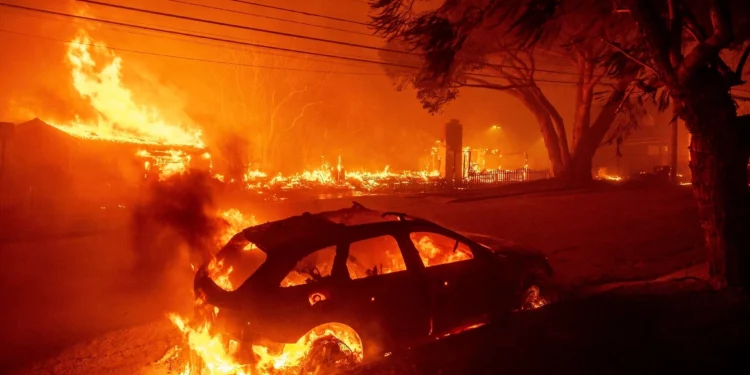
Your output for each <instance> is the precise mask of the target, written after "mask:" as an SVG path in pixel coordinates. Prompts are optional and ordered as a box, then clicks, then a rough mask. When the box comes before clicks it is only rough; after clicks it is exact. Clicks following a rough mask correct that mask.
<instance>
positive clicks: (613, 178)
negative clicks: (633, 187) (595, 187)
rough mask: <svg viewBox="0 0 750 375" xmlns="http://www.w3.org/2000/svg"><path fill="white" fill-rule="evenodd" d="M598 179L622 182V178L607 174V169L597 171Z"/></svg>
mask: <svg viewBox="0 0 750 375" xmlns="http://www.w3.org/2000/svg"><path fill="white" fill-rule="evenodd" d="M596 179H597V180H608V181H622V177H620V176H617V175H609V174H607V169H606V168H599V169H598V170H597V171H596Z"/></svg>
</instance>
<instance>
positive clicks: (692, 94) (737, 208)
mask: <svg viewBox="0 0 750 375" xmlns="http://www.w3.org/2000/svg"><path fill="white" fill-rule="evenodd" d="M705 70H706V71H704V72H701V73H700V74H699V75H698V76H697V77H695V78H694V79H693V81H692V82H693V87H690V88H689V89H690V90H685V95H683V96H682V97H680V96H679V95H677V98H678V101H677V104H678V105H680V108H682V112H681V117H682V118H683V119H684V120H685V124H686V125H687V127H688V130H689V131H690V133H691V134H692V138H691V142H690V170H691V171H692V181H693V190H694V196H695V199H696V200H697V203H698V210H699V214H700V219H701V223H702V227H703V231H704V237H705V242H706V248H707V250H708V262H709V273H710V277H711V281H712V284H713V285H714V287H715V288H723V287H726V286H744V287H750V256H748V255H749V253H750V189H749V188H748V173H747V163H748V149H747V145H746V144H745V143H744V142H746V140H743V138H742V131H741V127H740V125H739V121H738V118H737V114H736V109H735V106H734V102H733V100H732V98H731V97H730V95H729V90H728V88H727V87H725V86H724V85H723V84H722V83H721V82H722V80H721V78H720V77H717V76H718V74H711V73H714V72H711V71H708V69H705Z"/></svg>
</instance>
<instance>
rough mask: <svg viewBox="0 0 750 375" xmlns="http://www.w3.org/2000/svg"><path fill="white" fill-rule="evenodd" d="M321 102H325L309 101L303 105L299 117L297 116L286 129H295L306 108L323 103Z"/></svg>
mask: <svg viewBox="0 0 750 375" xmlns="http://www.w3.org/2000/svg"><path fill="white" fill-rule="evenodd" d="M321 103H323V102H311V103H307V104H305V105H304V106H302V110H301V111H300V113H299V115H297V117H295V118H294V120H292V124H291V125H289V127H288V128H286V129H285V131H290V130H292V129H294V127H295V126H297V121H299V119H301V118H302V116H304V115H305V110H306V109H307V108H308V107H311V106H314V105H316V104H321Z"/></svg>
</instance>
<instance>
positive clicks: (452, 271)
mask: <svg viewBox="0 0 750 375" xmlns="http://www.w3.org/2000/svg"><path fill="white" fill-rule="evenodd" d="M480 242H482V243H480ZM491 242H494V243H491ZM217 261H218V262H219V263H218V264H219V265H220V267H221V268H222V269H223V270H224V271H225V273H224V275H223V276H222V277H224V276H227V275H226V270H228V269H230V270H231V273H229V275H228V277H229V278H232V279H233V280H232V281H231V282H229V283H228V284H230V285H238V286H237V287H236V288H232V287H227V286H226V285H224V284H227V280H223V281H222V280H217V277H216V272H212V267H213V268H216V265H217V263H216V262H217ZM551 274H552V269H551V267H550V265H549V264H548V262H547V260H546V258H544V257H543V256H538V255H534V254H531V253H527V252H523V251H520V249H516V248H513V247H511V246H508V245H507V244H503V243H502V241H499V240H495V239H492V238H490V237H481V236H476V235H464V234H460V233H458V232H454V231H451V230H449V229H446V228H444V227H441V226H439V225H437V224H435V223H432V222H430V221H427V220H423V219H420V218H415V217H411V216H409V215H406V214H401V213H389V212H386V213H381V212H377V211H373V210H370V209H367V208H365V207H363V206H361V205H359V204H357V203H355V204H354V206H353V207H351V208H347V209H342V210H338V211H329V212H322V213H317V214H309V213H305V214H303V215H301V216H294V217H290V218H287V219H284V220H279V221H275V222H269V223H266V224H262V225H258V226H254V227H250V228H247V229H245V230H243V231H242V232H240V233H238V234H237V235H235V236H234V237H233V238H232V239H231V240H230V241H229V242H228V243H227V245H226V246H225V247H224V248H222V249H221V250H220V251H219V252H218V253H217V256H216V260H214V261H213V262H209V263H207V264H205V265H203V266H202V267H201V268H200V269H199V270H198V272H197V274H196V277H195V284H194V286H195V292H196V295H197V296H199V297H200V299H201V300H202V301H203V302H204V303H205V304H204V305H205V306H208V307H209V309H208V311H214V312H215V311H218V314H215V316H214V317H213V319H214V328H215V329H217V330H219V331H220V332H222V333H223V334H225V335H228V336H229V337H231V338H232V339H233V340H235V342H236V343H240V345H241V346H245V345H248V344H251V345H255V344H262V345H268V344H269V343H294V342H296V341H297V340H298V339H299V338H300V337H302V336H303V335H305V334H306V333H308V332H311V330H313V329H314V328H315V327H321V326H324V325H326V324H329V323H335V324H337V325H338V326H343V327H347V328H349V329H351V330H353V331H354V332H355V333H356V335H357V336H358V339H359V340H360V344H361V350H362V352H363V354H364V360H365V361H369V360H373V359H377V358H380V357H382V356H383V355H387V354H388V353H390V352H392V351H396V350H399V349H405V348H410V347H414V346H415V345H419V344H421V343H425V342H427V341H430V340H434V339H437V338H440V337H444V336H446V335H449V334H452V333H456V332H459V331H462V330H465V329H467V328H471V327H475V326H478V325H481V324H484V323H486V322H488V321H491V320H493V319H498V318H502V317H503V316H505V315H507V314H508V313H510V312H512V311H515V310H519V309H526V308H533V307H537V306H539V305H540V304H542V303H543V300H541V299H539V298H536V297H539V295H538V293H539V287H540V286H541V285H543V283H544V281H543V280H544V279H545V278H547V277H549V276H550V275H551ZM220 285H223V286H220ZM227 289H234V290H227ZM542 291H543V290H542ZM245 347H249V346H245Z"/></svg>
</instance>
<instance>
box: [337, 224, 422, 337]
mask: <svg viewBox="0 0 750 375" xmlns="http://www.w3.org/2000/svg"><path fill="white" fill-rule="evenodd" d="M407 263H408V262H405V261H404V256H403V254H402V251H401V247H400V246H399V241H398V240H397V239H396V237H394V236H392V235H390V234H380V235H373V236H370V237H366V238H359V239H354V240H352V241H351V242H350V243H349V248H348V256H347V262H346V265H347V271H348V276H349V279H350V281H349V282H348V283H347V286H346V288H344V289H343V290H342V293H343V294H345V297H346V301H347V302H346V303H347V310H348V311H350V312H351V313H352V314H354V315H356V316H357V317H358V320H359V321H360V322H361V323H362V327H363V328H362V329H363V330H365V331H367V332H366V333H367V334H369V335H375V336H377V337H375V340H376V341H380V342H381V344H383V345H385V346H387V347H400V346H409V345H410V343H412V342H415V341H418V340H421V339H424V338H425V337H426V336H427V335H428V333H429V320H430V319H429V301H428V293H427V284H426V283H425V279H424V278H423V277H421V275H418V274H415V273H414V272H412V270H410V269H409V268H408V267H407Z"/></svg>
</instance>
